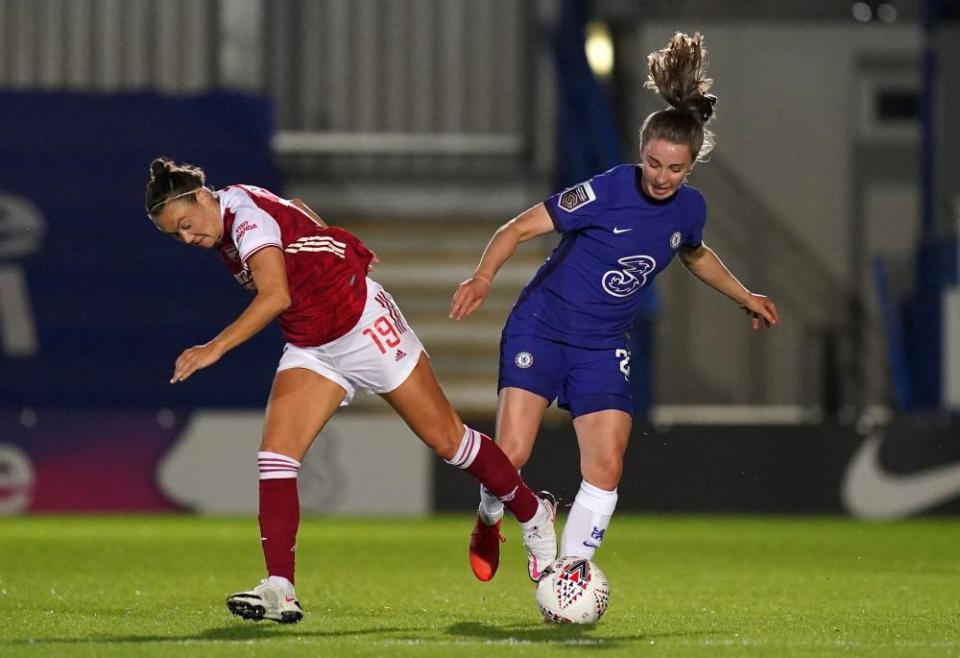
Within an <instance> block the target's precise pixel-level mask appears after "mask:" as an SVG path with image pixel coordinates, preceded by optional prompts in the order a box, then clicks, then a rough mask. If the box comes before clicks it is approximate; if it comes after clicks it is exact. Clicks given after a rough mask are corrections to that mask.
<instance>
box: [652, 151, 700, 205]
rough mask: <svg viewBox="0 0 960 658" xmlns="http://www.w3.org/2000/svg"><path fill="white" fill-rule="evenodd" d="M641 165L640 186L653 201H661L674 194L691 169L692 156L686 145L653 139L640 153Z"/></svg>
mask: <svg viewBox="0 0 960 658" xmlns="http://www.w3.org/2000/svg"><path fill="white" fill-rule="evenodd" d="M640 157H641V162H642V164H643V168H642V170H641V171H642V175H641V178H640V180H641V185H642V186H643V191H644V192H646V194H647V195H648V196H650V197H652V198H654V199H657V200H663V199H668V198H670V197H671V196H672V195H673V194H675V193H676V191H677V188H678V187H680V186H681V185H682V184H683V181H684V180H686V178H687V174H689V173H690V170H691V169H693V156H692V154H691V153H690V147H689V146H687V145H686V144H674V143H673V142H668V141H667V140H665V139H653V140H650V142H649V143H647V144H644V146H643V150H642V151H641V152H640Z"/></svg>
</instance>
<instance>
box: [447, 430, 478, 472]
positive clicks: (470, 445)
mask: <svg viewBox="0 0 960 658" xmlns="http://www.w3.org/2000/svg"><path fill="white" fill-rule="evenodd" d="M481 441H483V435H482V434H480V432H478V431H477V430H475V429H471V428H469V427H467V426H466V425H464V426H463V438H462V439H460V448H459V449H457V454H455V455H454V456H453V458H452V459H445V460H444V461H445V462H447V463H448V464H450V465H451V466H456V467H457V468H460V469H466V468H470V465H471V464H473V460H474V459H476V458H477V453H478V452H480V442H481Z"/></svg>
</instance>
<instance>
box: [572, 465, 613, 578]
mask: <svg viewBox="0 0 960 658" xmlns="http://www.w3.org/2000/svg"><path fill="white" fill-rule="evenodd" d="M616 508H617V490H616V489H614V490H613V491H605V490H604V489H600V488H599V487H595V486H593V485H592V484H590V483H589V482H587V481H586V480H584V481H582V482H581V483H580V491H578V492H577V497H576V499H575V500H574V501H573V507H571V508H570V514H569V515H568V516H567V523H566V525H565V526H564V527H563V540H562V541H561V544H560V546H561V549H560V555H563V556H568V555H569V556H573V557H583V558H587V559H588V560H589V559H591V558H592V557H593V554H594V552H595V551H596V550H597V548H598V547H599V546H600V544H601V543H603V538H604V535H606V534H607V526H609V525H610V518H611V517H612V516H613V510H615V509H616Z"/></svg>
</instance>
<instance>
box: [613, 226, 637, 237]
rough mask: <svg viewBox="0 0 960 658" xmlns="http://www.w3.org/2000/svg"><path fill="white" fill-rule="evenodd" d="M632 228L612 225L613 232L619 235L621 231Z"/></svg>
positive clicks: (624, 231)
mask: <svg viewBox="0 0 960 658" xmlns="http://www.w3.org/2000/svg"><path fill="white" fill-rule="evenodd" d="M632 230H633V229H632V228H620V227H619V226H614V227H613V234H614V235H620V234H621V233H626V232H627V231H632Z"/></svg>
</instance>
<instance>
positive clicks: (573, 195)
mask: <svg viewBox="0 0 960 658" xmlns="http://www.w3.org/2000/svg"><path fill="white" fill-rule="evenodd" d="M596 199H597V195H596V194H594V192H593V187H592V186H591V185H590V183H589V182H585V183H580V184H579V185H577V186H576V187H571V188H570V189H569V190H566V191H565V192H562V193H561V194H560V201H559V202H558V205H559V206H560V207H561V208H563V209H564V210H566V211H567V212H573V211H574V210H576V209H577V208H581V207H583V206H585V205H587V204H588V203H590V202H591V201H596Z"/></svg>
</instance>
